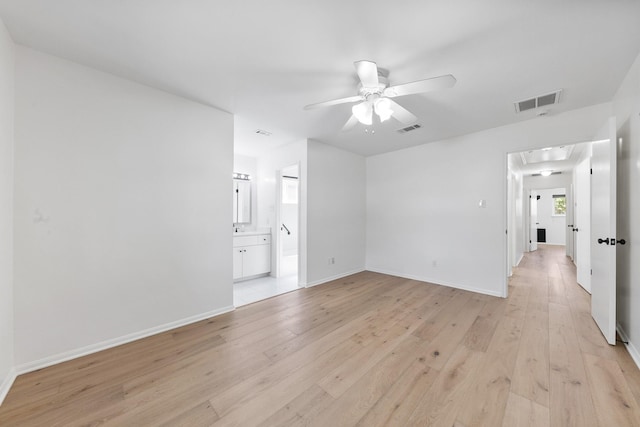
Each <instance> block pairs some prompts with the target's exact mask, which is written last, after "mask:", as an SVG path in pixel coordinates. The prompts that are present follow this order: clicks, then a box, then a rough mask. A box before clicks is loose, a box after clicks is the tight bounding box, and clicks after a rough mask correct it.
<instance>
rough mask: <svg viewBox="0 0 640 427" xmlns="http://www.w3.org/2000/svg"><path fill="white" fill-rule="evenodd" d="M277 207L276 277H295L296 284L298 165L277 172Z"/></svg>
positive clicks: (298, 222) (298, 218) (298, 225)
mask: <svg viewBox="0 0 640 427" xmlns="http://www.w3.org/2000/svg"><path fill="white" fill-rule="evenodd" d="M277 206H278V212H277V215H276V216H277V218H278V223H277V228H278V231H277V233H278V237H277V242H276V277H295V281H296V283H297V282H298V265H299V253H300V251H299V245H300V167H299V165H297V164H295V165H291V166H288V167H286V168H283V169H282V170H281V171H280V172H279V176H278V203H277ZM292 280H294V279H292Z"/></svg>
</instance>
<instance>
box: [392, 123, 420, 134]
mask: <svg viewBox="0 0 640 427" xmlns="http://www.w3.org/2000/svg"><path fill="white" fill-rule="evenodd" d="M421 127H422V126H420V125H419V124H415V125H411V126H407V127H406V128H402V129H398V133H407V132H411V131H412V130H416V129H420V128H421Z"/></svg>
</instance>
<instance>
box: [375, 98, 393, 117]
mask: <svg viewBox="0 0 640 427" xmlns="http://www.w3.org/2000/svg"><path fill="white" fill-rule="evenodd" d="M374 107H375V110H376V114H377V115H378V117H380V121H381V122H384V121H386V120H389V118H390V117H391V115H392V114H393V110H392V109H391V101H389V98H378V99H376V101H375V104H374Z"/></svg>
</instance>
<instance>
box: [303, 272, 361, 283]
mask: <svg viewBox="0 0 640 427" xmlns="http://www.w3.org/2000/svg"><path fill="white" fill-rule="evenodd" d="M363 271H365V270H364V269H358V270H352V271H349V272H346V273H340V274H337V275H335V276H331V277H325V278H324V279H320V280H314V281H313V282H307V283H305V284H304V287H305V288H311V287H313V286H318V285H322V284H324V283H328V282H331V281H333V280H338V279H342V278H343V277H347V276H351V275H352V274H358V273H362V272H363Z"/></svg>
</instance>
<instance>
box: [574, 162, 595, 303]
mask: <svg viewBox="0 0 640 427" xmlns="http://www.w3.org/2000/svg"><path fill="white" fill-rule="evenodd" d="M575 178H576V191H575V195H576V198H575V216H574V221H573V230H574V232H573V234H574V237H575V243H576V256H575V263H576V275H577V280H578V283H579V284H580V286H582V287H583V288H584V289H585V290H586V291H587V292H589V293H591V161H590V159H588V158H587V159H584V160H583V161H582V162H580V163H579V164H578V165H577V166H576V168H575Z"/></svg>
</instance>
